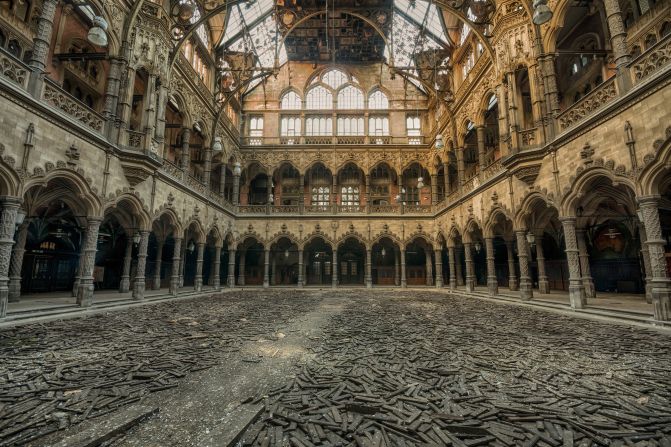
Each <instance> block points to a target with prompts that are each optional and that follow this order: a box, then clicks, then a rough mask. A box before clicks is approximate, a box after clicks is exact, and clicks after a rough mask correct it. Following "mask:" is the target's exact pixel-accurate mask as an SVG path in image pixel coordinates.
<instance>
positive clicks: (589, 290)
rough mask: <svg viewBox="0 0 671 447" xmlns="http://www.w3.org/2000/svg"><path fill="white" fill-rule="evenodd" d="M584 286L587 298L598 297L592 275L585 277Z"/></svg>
mask: <svg viewBox="0 0 671 447" xmlns="http://www.w3.org/2000/svg"><path fill="white" fill-rule="evenodd" d="M582 286H583V288H584V289H585V298H596V289H595V288H594V281H592V278H591V277H590V278H588V279H586V278H583V280H582Z"/></svg>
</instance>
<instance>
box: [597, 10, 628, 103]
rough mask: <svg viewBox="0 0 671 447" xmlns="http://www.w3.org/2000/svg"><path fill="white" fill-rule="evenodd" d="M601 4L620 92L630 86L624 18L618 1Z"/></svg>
mask: <svg viewBox="0 0 671 447" xmlns="http://www.w3.org/2000/svg"><path fill="white" fill-rule="evenodd" d="M603 6H604V9H605V10H606V19H607V21H608V31H609V32H610V45H611V48H612V49H613V58H614V59H615V68H616V70H617V79H618V85H619V86H620V88H621V90H620V94H622V93H624V92H626V91H627V90H629V89H630V88H631V78H630V77H629V68H628V65H629V62H631V56H630V55H629V52H628V51H627V31H625V29H624V20H622V12H621V11H620V3H619V1H618V0H604V2H603Z"/></svg>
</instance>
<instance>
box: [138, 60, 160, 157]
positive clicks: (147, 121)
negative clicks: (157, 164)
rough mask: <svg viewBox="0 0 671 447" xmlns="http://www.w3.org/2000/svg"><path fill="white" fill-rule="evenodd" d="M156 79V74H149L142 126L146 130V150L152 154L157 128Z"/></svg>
mask: <svg viewBox="0 0 671 447" xmlns="http://www.w3.org/2000/svg"><path fill="white" fill-rule="evenodd" d="M156 79H157V76H156V75H155V74H151V73H150V74H149V80H148V82H147V91H146V92H145V96H144V107H145V109H144V114H143V116H142V125H143V129H144V134H145V138H144V150H145V151H146V152H150V150H151V148H152V144H153V142H152V139H153V137H154V130H155V128H156Z"/></svg>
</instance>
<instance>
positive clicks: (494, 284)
mask: <svg viewBox="0 0 671 447" xmlns="http://www.w3.org/2000/svg"><path fill="white" fill-rule="evenodd" d="M485 250H487V290H488V291H489V294H490V295H491V296H495V295H497V294H498V293H499V282H498V279H497V278H496V252H495V251H494V238H493V237H488V238H485Z"/></svg>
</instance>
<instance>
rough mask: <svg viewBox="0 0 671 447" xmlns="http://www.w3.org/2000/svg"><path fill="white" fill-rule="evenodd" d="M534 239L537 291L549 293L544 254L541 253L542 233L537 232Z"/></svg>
mask: <svg viewBox="0 0 671 447" xmlns="http://www.w3.org/2000/svg"><path fill="white" fill-rule="evenodd" d="M535 239H536V262H537V264H538V291H539V292H540V293H550V281H548V274H547V271H546V269H545V252H544V251H543V233H542V232H539V233H538V234H536V236H535Z"/></svg>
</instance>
